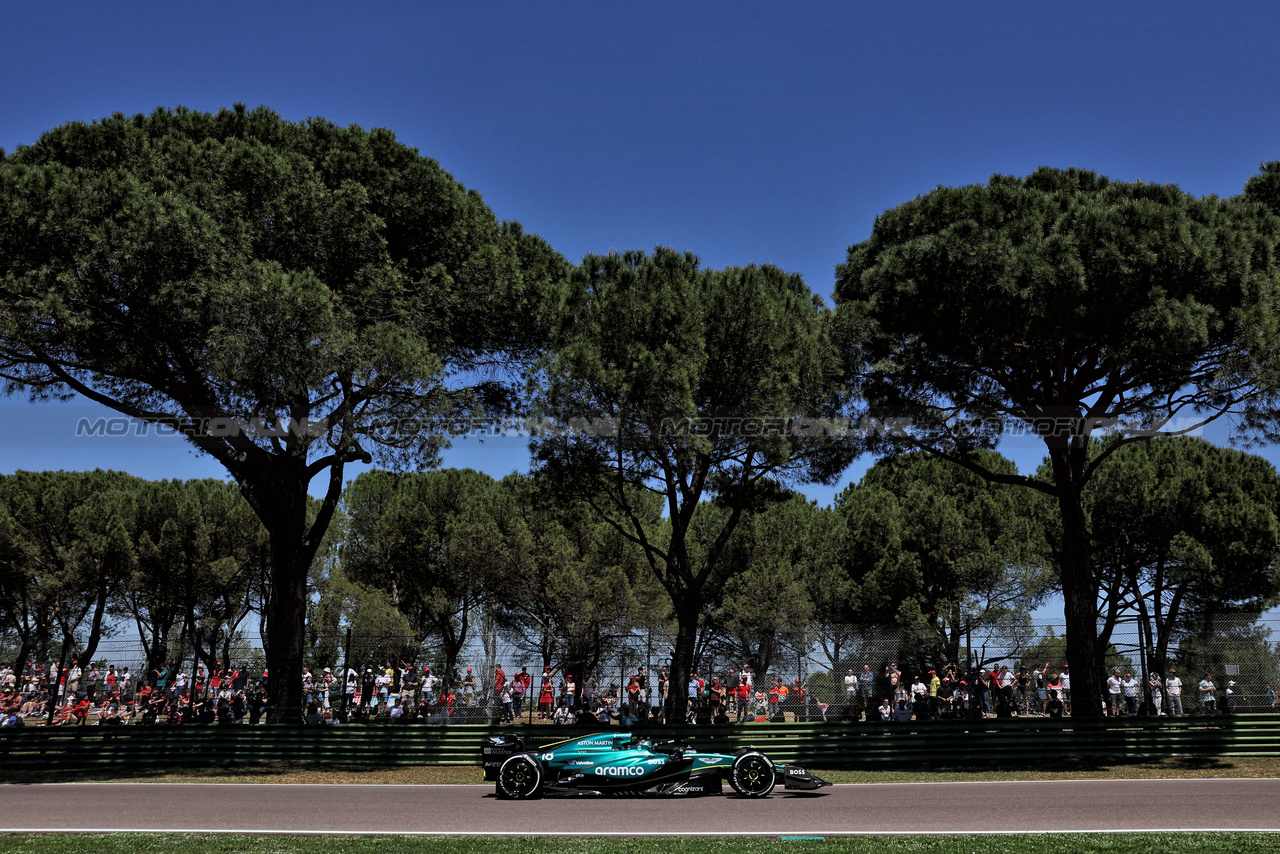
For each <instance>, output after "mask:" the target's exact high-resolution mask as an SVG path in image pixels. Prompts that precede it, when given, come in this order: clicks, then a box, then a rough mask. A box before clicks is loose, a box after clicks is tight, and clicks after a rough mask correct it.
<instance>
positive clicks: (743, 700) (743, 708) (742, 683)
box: [733, 677, 751, 723]
mask: <svg viewBox="0 0 1280 854" xmlns="http://www.w3.org/2000/svg"><path fill="white" fill-rule="evenodd" d="M733 697H734V700H735V702H737V704H738V723H742V720H743V718H745V717H746V716H747V703H748V701H749V700H750V699H751V685H750V683H748V682H747V680H745V679H743V678H742V677H738V686H737V687H736V688H734V689H733Z"/></svg>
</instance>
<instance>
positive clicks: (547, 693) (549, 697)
mask: <svg viewBox="0 0 1280 854" xmlns="http://www.w3.org/2000/svg"><path fill="white" fill-rule="evenodd" d="M555 675H556V671H555V670H552V669H551V668H550V667H544V668H542V690H540V691H539V692H538V719H539V720H549V719H550V718H551V713H552V711H554V708H553V703H554V702H555V681H554V679H553V677H554V676H555Z"/></svg>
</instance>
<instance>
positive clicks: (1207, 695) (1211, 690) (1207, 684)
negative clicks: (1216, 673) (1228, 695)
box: [1200, 673, 1218, 713]
mask: <svg viewBox="0 0 1280 854" xmlns="http://www.w3.org/2000/svg"><path fill="white" fill-rule="evenodd" d="M1217 691H1218V688H1217V686H1216V685H1214V684H1213V680H1212V679H1210V678H1209V674H1208V673H1206V674H1205V675H1204V678H1203V679H1201V680H1200V705H1201V706H1203V707H1204V710H1205V711H1206V712H1209V713H1213V712H1215V711H1217V708H1218V694H1217Z"/></svg>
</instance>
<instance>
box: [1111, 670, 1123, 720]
mask: <svg viewBox="0 0 1280 854" xmlns="http://www.w3.org/2000/svg"><path fill="white" fill-rule="evenodd" d="M1123 681H1124V680H1123V679H1121V678H1120V668H1119V667H1117V668H1116V669H1115V672H1113V673H1112V674H1111V675H1110V676H1108V677H1107V696H1108V698H1109V699H1110V701H1111V702H1110V703H1109V704H1108V705H1107V709H1108V713H1109V714H1110V715H1111V716H1112V717H1115V716H1116V715H1118V714H1120V683H1121V682H1123Z"/></svg>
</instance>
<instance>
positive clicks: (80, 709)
mask: <svg viewBox="0 0 1280 854" xmlns="http://www.w3.org/2000/svg"><path fill="white" fill-rule="evenodd" d="M92 705H93V704H92V703H90V702H89V698H88V697H85V698H84V699H82V700H80V701H79V702H78V703H76V707H75V716H76V726H84V725H85V724H86V723H87V722H88V720H89V708H90V707H91V706H92Z"/></svg>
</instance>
